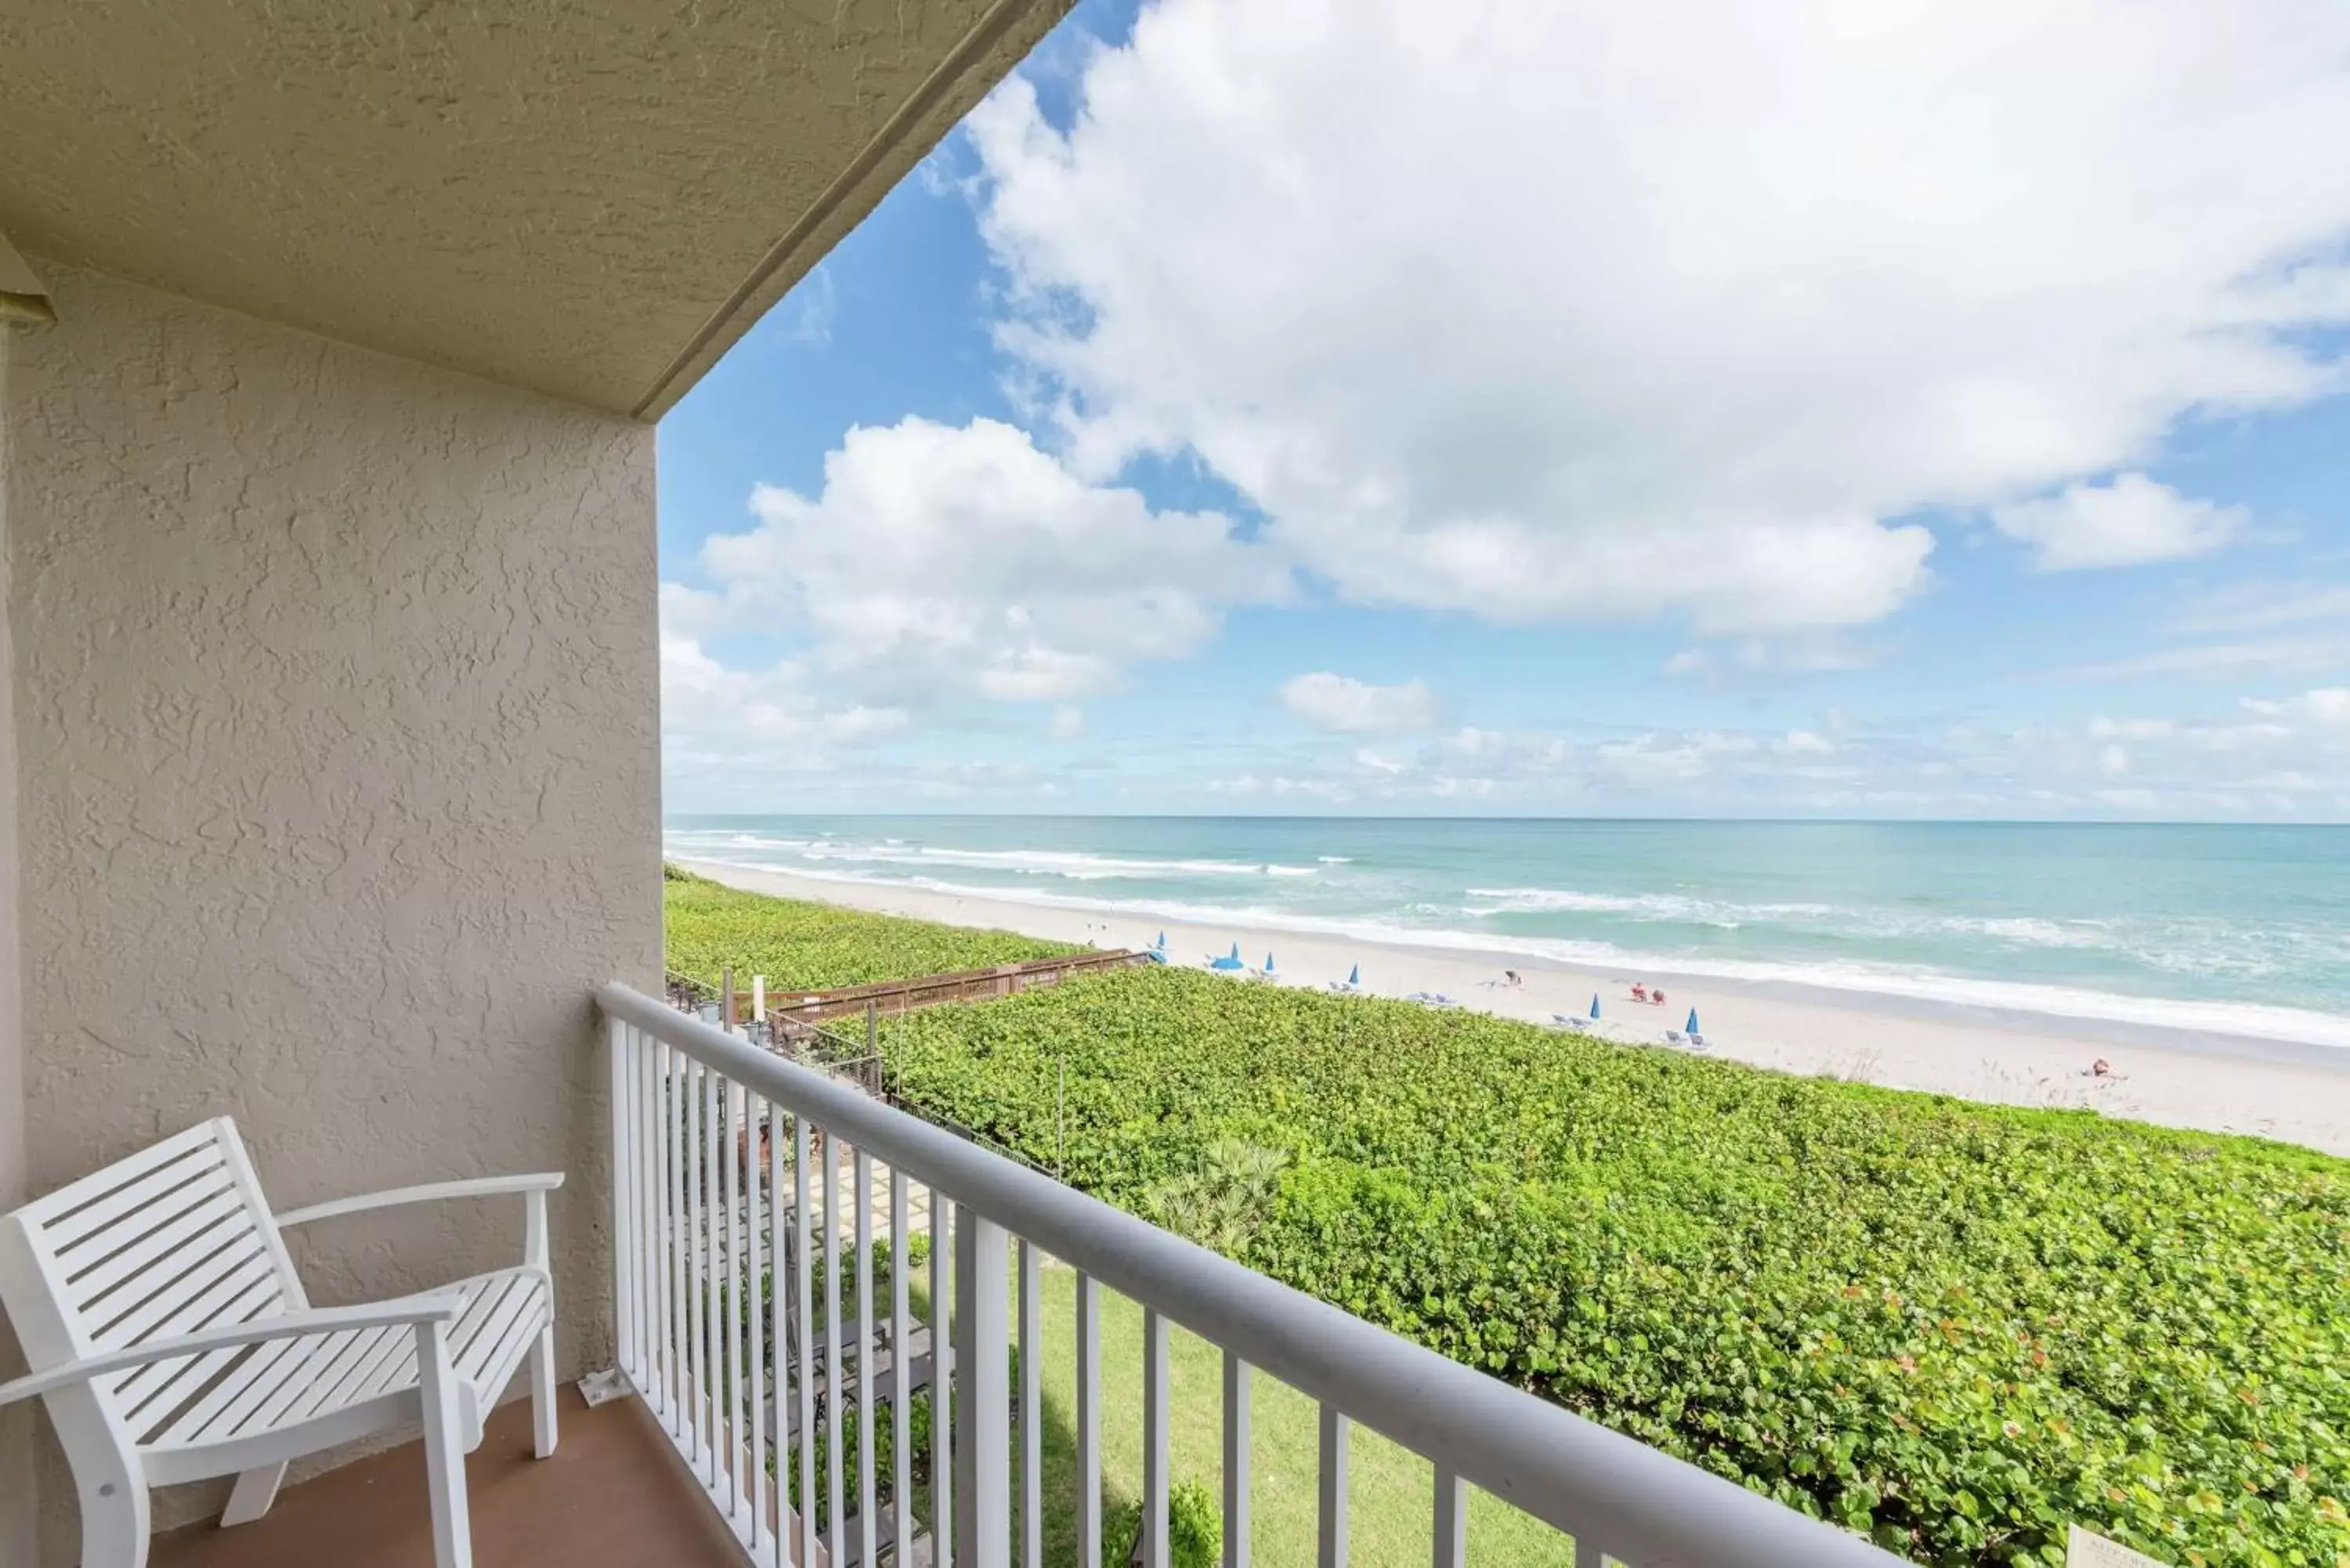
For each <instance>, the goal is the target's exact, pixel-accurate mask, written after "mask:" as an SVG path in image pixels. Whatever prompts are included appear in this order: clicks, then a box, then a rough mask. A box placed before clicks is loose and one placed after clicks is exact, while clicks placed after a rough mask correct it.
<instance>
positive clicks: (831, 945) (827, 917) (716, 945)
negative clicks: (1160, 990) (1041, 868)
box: [661, 866, 1084, 994]
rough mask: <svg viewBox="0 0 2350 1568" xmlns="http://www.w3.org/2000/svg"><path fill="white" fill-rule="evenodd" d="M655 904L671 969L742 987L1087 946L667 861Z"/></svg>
mask: <svg viewBox="0 0 2350 1568" xmlns="http://www.w3.org/2000/svg"><path fill="white" fill-rule="evenodd" d="M661 906H662V907H661V915H662V920H661V924H662V929H663V932H664V935H665V938H666V944H667V948H668V960H667V962H668V965H669V968H670V969H671V971H675V972H676V973H679V974H684V975H691V976H692V977H693V978H694V979H696V980H698V981H702V982H703V983H704V984H706V985H716V984H717V983H718V982H719V978H720V975H721V973H722V971H723V970H724V969H725V968H726V966H727V965H729V964H732V965H733V967H734V980H735V983H736V984H737V985H738V986H740V987H742V988H743V990H744V991H746V992H747V991H748V990H749V989H750V984H751V977H752V976H753V975H754V974H764V975H765V976H766V977H767V990H768V992H769V993H770V994H777V993H782V992H791V991H795V990H805V991H827V990H830V989H832V988H833V987H836V986H843V985H864V984H867V983H868V982H870V981H880V980H911V979H914V978H915V977H917V976H920V975H926V974H941V973H945V972H947V971H951V970H961V969H984V968H986V967H988V966H989V965H992V964H999V963H1015V962H1018V961H1021V960H1023V959H1037V958H1052V957H1055V956H1056V955H1059V954H1062V953H1072V952H1082V951H1084V949H1082V948H1079V947H1075V946H1072V945H1071V944H1069V943H1066V942H1046V941H1039V940H1036V939H1035V938H1034V937H1024V936H1018V935H1015V934H1014V933H1013V932H1011V931H982V930H968V929H963V928H962V927H960V926H941V925H937V924H934V923H932V922H931V921H929V920H906V919H899V918H898V917H896V916H894V915H872V914H867V913H865V912H863V911H861V910H857V909H840V908H837V907H836V906H834V905H830V904H809V903H802V902H799V901H796V900H794V899H790V898H768V897H766V896H765V895H764V894H761V893H746V892H743V891H742V890H740V889H739V888H729V887H727V886H726V885H724V884H723V883H720V882H712V881H711V880H710V879H709V878H707V877H696V876H693V875H691V873H687V872H683V871H680V870H679V869H678V868H677V867H668V866H665V867H663V880H662V882H661Z"/></svg>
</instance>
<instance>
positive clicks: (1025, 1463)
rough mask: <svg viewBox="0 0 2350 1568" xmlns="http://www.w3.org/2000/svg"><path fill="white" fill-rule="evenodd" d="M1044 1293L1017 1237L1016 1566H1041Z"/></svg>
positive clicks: (1032, 1252) (1029, 1250)
mask: <svg viewBox="0 0 2350 1568" xmlns="http://www.w3.org/2000/svg"><path fill="white" fill-rule="evenodd" d="M1042 1297H1043V1289H1042V1282H1041V1281H1040V1280H1039V1279H1038V1278H1037V1266H1036V1247H1035V1243H1034V1242H1032V1241H1029V1240H1028V1239H1027V1238H1026V1237H1022V1238H1021V1241H1020V1563H1021V1568H1045V1504H1044V1497H1045V1493H1044V1479H1045V1477H1044V1471H1045V1445H1044V1427H1045V1423H1044V1420H1043V1413H1042V1407H1043V1405H1044V1383H1043V1373H1042V1364H1043V1361H1044V1357H1045V1334H1044V1324H1043V1318H1042V1314H1043V1312H1044V1302H1043V1300H1042ZM1097 1561H1098V1559H1097Z"/></svg>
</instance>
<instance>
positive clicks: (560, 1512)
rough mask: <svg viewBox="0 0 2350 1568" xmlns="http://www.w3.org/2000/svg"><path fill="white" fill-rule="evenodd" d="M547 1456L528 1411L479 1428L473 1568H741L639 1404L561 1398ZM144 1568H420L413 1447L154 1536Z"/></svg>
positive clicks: (418, 1469)
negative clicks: (247, 1508) (266, 1505)
mask: <svg viewBox="0 0 2350 1568" xmlns="http://www.w3.org/2000/svg"><path fill="white" fill-rule="evenodd" d="M562 1399H563V1413H562V1428H561V1441H560V1443H559V1444H558V1446H557V1447H556V1453H555V1457H554V1458H553V1459H547V1460H546V1461H545V1462H543V1463H542V1462H540V1461H538V1460H536V1459H532V1458H531V1457H530V1401H529V1400H527V1399H518V1400H515V1401H513V1402H512V1403H509V1404H508V1405H506V1406H505V1407H504V1408H502V1409H500V1410H499V1411H498V1412H497V1413H496V1414H494V1416H492V1417H490V1422H489V1428H488V1430H487V1432H486V1433H485V1434H484V1437H483V1438H482V1446H481V1447H480V1448H478V1449H474V1450H473V1456H472V1458H471V1459H468V1460H467V1461H466V1465H465V1479H466V1481H467V1484H468V1485H469V1486H470V1488H471V1489H472V1492H473V1561H474V1563H475V1565H476V1568H525V1565H527V1568H538V1565H540V1564H549V1565H556V1564H560V1565H563V1568H743V1551H742V1548H740V1547H739V1546H737V1545H736V1544H735V1543H734V1539H733V1536H732V1535H731V1534H730V1533H728V1532H727V1530H726V1527H725V1526H724V1525H723V1524H721V1523H720V1522H719V1521H718V1516H717V1514H716V1513H715V1512H714V1511H712V1508H711V1506H710V1504H709V1502H708V1501H705V1500H704V1498H703V1497H702V1492H701V1491H700V1490H699V1489H698V1488H697V1487H696V1486H695V1484H694V1482H693V1480H691V1478H690V1477H689V1476H688V1475H687V1474H686V1473H685V1469H684V1466H683V1465H682V1464H681V1462H680V1461H679V1459H678V1456H677V1450H676V1449H674V1448H672V1447H671V1445H670V1441H669V1439H668V1438H666V1437H664V1436H663V1435H662V1434H661V1431H660V1428H659V1427H658V1426H656V1425H655V1424H654V1421H653V1418H652V1417H651V1416H650V1415H649V1414H648V1413H647V1412H646V1410H645V1408H644V1406H643V1404H642V1403H641V1402H640V1401H639V1400H636V1399H633V1398H630V1399H616V1400H614V1401H612V1402H611V1403H609V1404H608V1405H604V1406H601V1407H598V1408H596V1409H593V1410H590V1409H588V1408H587V1406H586V1405H585V1404H583V1403H582V1402H581V1401H580V1398H579V1393H578V1390H577V1389H576V1388H574V1387H572V1386H570V1385H568V1384H567V1385H565V1386H564V1387H563V1390H562ZM151 1568H432V1528H431V1523H430V1521H429V1519H428V1517H427V1515H426V1512H425V1501H424V1457H423V1449H421V1446H420V1445H418V1444H415V1443H411V1444H409V1445H407V1446H406V1447H404V1448H400V1449H392V1450H390V1451H389V1452H386V1453H381V1454H377V1455H374V1456H373V1457H371V1458H369V1459H361V1460H359V1462H358V1463H357V1464H352V1465H346V1466H345V1467H343V1468H342V1469H338V1470H334V1471H332V1472H330V1473H328V1474H327V1475H323V1476H320V1477H318V1478H317V1480H311V1481H307V1482H305V1483H304V1484H302V1485H300V1486H295V1487H288V1488H287V1489H286V1490H285V1491H284V1492H283V1493H282V1494H281V1495H280V1496H279V1497H278V1500H277V1506H276V1507H275V1508H273V1509H271V1510H270V1511H269V1513H268V1515H267V1516H266V1517H265V1518H264V1519H262V1520H260V1521H258V1522H255V1523H253V1524H246V1525H240V1526H239V1527H237V1528H236V1529H234V1530H222V1529H220V1528H218V1527H217V1526H215V1525H213V1524H210V1523H204V1524H193V1525H189V1526H187V1527H186V1528H184V1529H182V1530H176V1531H173V1532H171V1533H170V1534H168V1535H161V1536H158V1537H157V1538H156V1540H155V1543H154V1551H153V1554H152V1557H151Z"/></svg>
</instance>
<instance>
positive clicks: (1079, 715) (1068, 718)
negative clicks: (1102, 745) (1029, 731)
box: [1047, 703, 1086, 741]
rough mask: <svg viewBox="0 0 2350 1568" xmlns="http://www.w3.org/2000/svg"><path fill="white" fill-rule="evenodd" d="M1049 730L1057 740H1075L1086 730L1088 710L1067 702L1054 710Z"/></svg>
mask: <svg viewBox="0 0 2350 1568" xmlns="http://www.w3.org/2000/svg"><path fill="white" fill-rule="evenodd" d="M1047 732H1048V733H1050V734H1051V735H1052V737H1053V739H1055V740H1056V741H1074V740H1076V739H1078V738H1079V737H1080V736H1082V735H1084V733H1085V732H1086V712H1085V710H1084V709H1082V708H1072V707H1070V706H1068V705H1067V704H1066V703H1064V704H1063V705H1062V706H1060V707H1058V708H1055V709H1054V710H1053V720H1052V723H1051V724H1050V725H1049V726H1048V727H1047Z"/></svg>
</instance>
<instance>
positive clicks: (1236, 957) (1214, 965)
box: [1208, 942, 1248, 972]
mask: <svg viewBox="0 0 2350 1568" xmlns="http://www.w3.org/2000/svg"><path fill="white" fill-rule="evenodd" d="M1208 967H1209V968H1210V969H1213V970H1222V971H1228V972H1229V971H1236V970H1244V969H1246V968H1248V965H1247V964H1245V963H1243V961H1241V945H1240V943H1238V942H1234V943H1233V944H1232V953H1231V955H1230V956H1229V957H1225V958H1220V959H1210V960H1209V961H1208Z"/></svg>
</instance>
